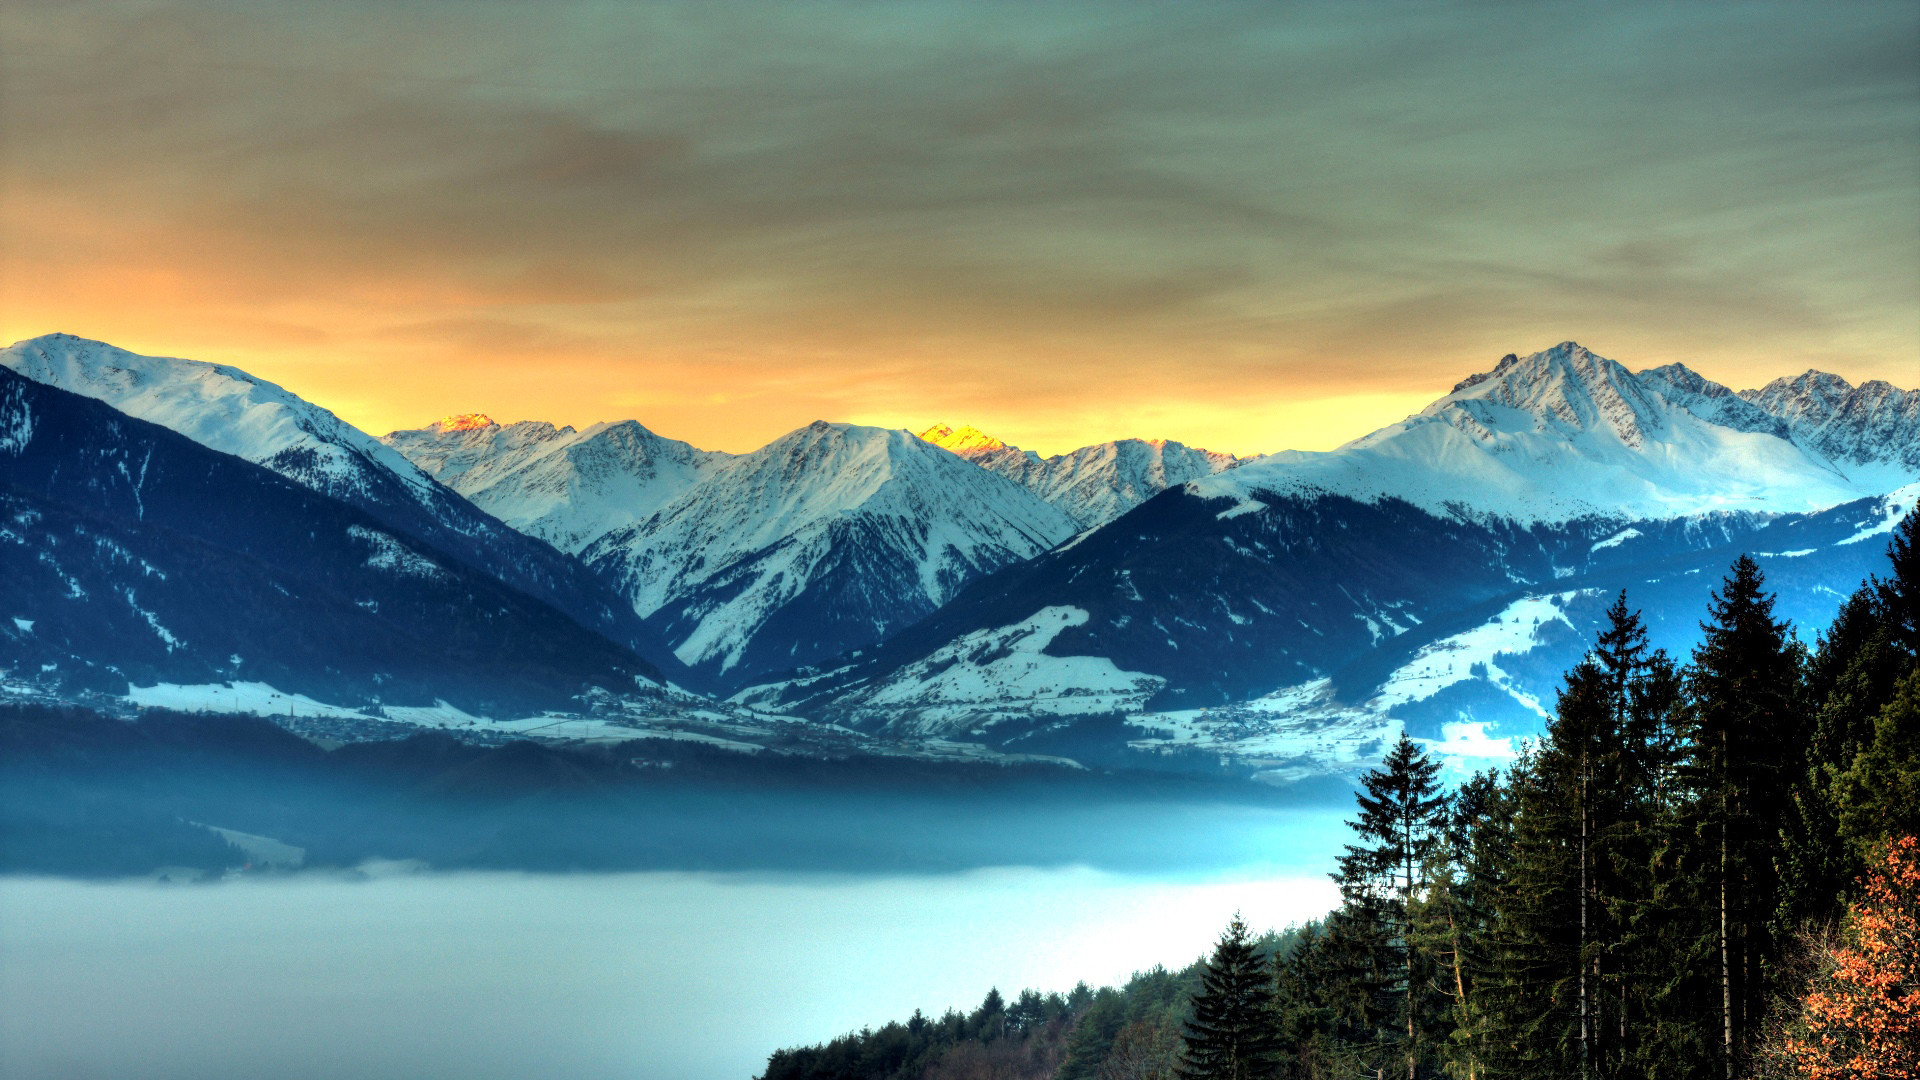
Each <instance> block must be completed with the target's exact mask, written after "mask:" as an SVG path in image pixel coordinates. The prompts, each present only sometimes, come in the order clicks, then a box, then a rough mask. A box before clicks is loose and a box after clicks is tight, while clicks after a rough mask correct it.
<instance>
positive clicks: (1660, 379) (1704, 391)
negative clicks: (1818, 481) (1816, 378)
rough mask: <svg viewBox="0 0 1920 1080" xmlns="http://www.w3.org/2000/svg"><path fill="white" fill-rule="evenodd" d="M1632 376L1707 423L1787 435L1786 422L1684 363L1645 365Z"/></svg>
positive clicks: (1671, 402)
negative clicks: (1653, 366)
mask: <svg viewBox="0 0 1920 1080" xmlns="http://www.w3.org/2000/svg"><path fill="white" fill-rule="evenodd" d="M1635 378H1637V379H1639V380H1640V382H1641V383H1642V384H1643V385H1644V386H1646V387H1647V388H1648V389H1649V390H1651V391H1653V392H1654V393H1655V394H1658V395H1660V397H1661V398H1662V399H1663V400H1665V401H1666V402H1667V404H1669V405H1671V406H1673V407H1674V408H1678V409H1684V410H1686V411H1687V412H1690V413H1692V414H1693V415H1695V416H1697V417H1699V418H1700V419H1702V420H1705V421H1707V422H1708V423H1710V424H1718V425H1719V426H1721V427H1724V428H1732V429H1733V430H1735V431H1758V432H1764V433H1765V434H1768V435H1772V436H1774V437H1776V438H1781V439H1785V438H1788V437H1789V436H1790V433H1789V432H1788V430H1787V425H1786V424H1784V423H1782V422H1781V421H1780V420H1779V419H1778V418H1777V417H1774V416H1772V415H1770V414H1769V413H1768V412H1767V411H1766V410H1765V409H1762V408H1760V407H1759V406H1758V405H1755V404H1753V403H1752V402H1750V401H1748V400H1746V399H1745V398H1743V397H1741V396H1740V395H1739V394H1736V393H1734V392H1733V391H1732V390H1730V389H1728V388H1727V387H1725V386H1722V385H1720V384H1719V383H1717V382H1714V381H1713V380H1711V379H1708V378H1707V377H1705V376H1703V375H1701V374H1700V373H1699V372H1696V371H1694V370H1693V369H1692V368H1689V367H1687V366H1686V365H1685V364H1667V365H1664V366H1662V367H1657V368H1648V369H1647V370H1645V371H1642V372H1640V373H1639V374H1638V375H1637V376H1635Z"/></svg>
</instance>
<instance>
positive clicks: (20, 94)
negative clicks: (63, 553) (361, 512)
mask: <svg viewBox="0 0 1920 1080" xmlns="http://www.w3.org/2000/svg"><path fill="white" fill-rule="evenodd" d="M980 10H985V11H987V12H988V13H989V16H990V17H984V18H982V17H969V14H970V13H976V12H978V11H980ZM1846 12H1847V15H1846V17H1844V18H1841V17H1838V16H1837V15H1836V17H1834V18H1831V19H1822V20H1821V21H1820V24H1819V25H1813V24H1811V23H1809V22H1808V21H1807V20H1805V19H1804V18H1798V17H1796V16H1795V9H1794V8H1792V7H1791V6H1783V7H1772V6H1768V5H1742V6H1741V7H1739V8H1738V9H1735V8H1727V9H1685V10H1674V9H1672V8H1671V7H1668V6H1666V5H1648V6H1645V7H1639V6H1631V5H1617V6H1611V7H1609V8H1607V9H1604V10H1598V9H1596V10H1589V11H1572V10H1567V9H1559V10H1555V11H1531V10H1529V11H1526V12H1524V13H1522V12H1520V11H1516V10H1515V9H1511V8H1489V9H1487V10H1486V11H1485V12H1481V11H1479V10H1477V9H1475V8H1473V7H1471V6H1461V7H1455V8H1450V9H1447V10H1446V12H1444V13H1442V12H1439V11H1428V12H1426V13H1425V14H1411V13H1410V14H1409V15H1407V16H1406V17H1405V18H1404V19H1403V20H1401V21H1398V22H1393V23H1388V22H1384V21H1382V20H1378V19H1360V18H1356V17H1354V16H1352V15H1351V14H1349V13H1348V10H1347V9H1345V8H1343V7H1340V6H1334V5H1329V6H1326V7H1312V6H1307V7H1299V8H1292V9H1289V10H1287V11H1276V10H1271V9H1268V8H1252V7H1247V8H1239V7H1235V8H1226V7H1220V8H1211V9H1209V10H1206V11H1204V12H1203V11H1198V10H1193V11H1183V10H1179V9H1171V8H1145V7H1141V8H1134V7H1121V6H1113V7H1107V8H1073V9H1066V8H1060V9H1047V10H1040V9H1037V8H1029V7H1013V6H1010V7H1005V8H990V9H978V8H963V7H961V6H958V5H942V4H927V5H919V6H914V7H911V8H907V7H901V8H897V9H890V10H888V11H887V12H886V13H885V14H876V12H875V9H872V8H870V7H866V6H845V7H843V6H837V5H826V4H823V5H818V6H813V7H809V8H808V9H807V11H806V12H805V13H804V17H802V15H801V14H800V13H797V12H796V11H795V9H787V8H772V7H768V6H761V5H746V6H738V5H728V4H713V5H699V6H680V5H671V6H660V7H653V6H646V5H625V4H622V5H593V4H555V5H522V6H513V5H490V6H473V5H455V4H434V3H423V4H418V5H404V6H400V7H397V8H392V9H390V8H386V7H364V8H362V7H355V8H350V9H349V8H345V7H342V6H340V5H327V4H282V5H274V6H267V5H259V4H249V5H233V6H230V7H229V6H221V5H213V4H186V5H180V4H164V3H159V4H155V3H140V4H128V5H101V6H88V7H81V8H76V7H72V6H67V5H48V6H46V7H44V8H41V7H37V6H36V5H34V4H25V5H12V6H9V8H8V9H7V10H6V11H5V12H4V13H0V41H4V42H5V43H6V44H5V46H4V51H3V52H0V138H3V139H4V146H3V147H0V149H3V150H4V152H3V153H0V338H4V339H5V340H8V341H11V340H14V339H17V338H21V337H27V336H32V335H35V334H40V333H46V332H50V331H55V330H61V331H67V332H71V333H76V334H81V335H84V336H87V337H94V338H100V339H103V340H106V341H110V342H112V343H114V344H117V345H121V346H124V347H127V348H131V349H134V350H136V351H141V352H151V353H163V354H171V355H180V356H190V357H194V358H198V359H207V360H216V361H221V362H226V363H232V364H235V365H238V366H240V367H243V368H245V369H247V370H249V371H252V372H255V373H256V374H259V375H261V376H263V377H266V378H269V379H272V380H274V381H276V382H279V383H281V384H283V385H285V386H287V387H288V388H289V389H291V390H293V391H295V392H297V393H299V394H301V395H302V396H304V397H307V398H309V399H310V400H313V401H316V402H319V403H321V404H323V405H326V406H328V407H330V408H332V409H334V410H335V411H336V412H338V413H339V414H340V415H341V416H343V417H344V418H346V419H347V420H349V421H351V422H353V423H355V424H357V425H359V426H361V427H363V428H365V429H367V430H369V431H372V432H375V433H382V432H385V431H387V430H390V429H392V428H395V427H403V426H417V425H419V424H423V423H425V422H427V421H429V420H432V419H434V418H435V417H437V416H440V415H443V414H446V413H452V412H467V411H481V412H486V413H489V414H491V415H493V416H495V417H496V418H499V419H503V420H511V419H521V418H540V419H549V420H553V421H556V422H561V423H572V424H575V425H581V424H585V423H590V422H592V421H595V420H600V419H616V418H623V417H635V418H638V419H640V420H641V421H642V422H643V423H645V424H646V425H647V426H649V427H651V428H653V429H655V430H657V431H659V432H661V433H663V434H666V435H670V436H673V437H677V438H682V439H686V440H688V441H690V442H693V443H695V444H696V445H699V446H702V447H708V448H713V449H724V450H734V451H739V450H745V449H750V448H752V447H754V446H758V445H760V444H762V443H764V442H765V441H767V440H768V439H770V438H773V437H774V436H777V435H779V434H781V433H783V432H785V431H788V430H791V429H792V428H795V427H797V426H800V425H802V424H805V423H807V422H808V421H811V420H813V419H817V418H826V419H840V420H849V421H855V422H861V423H872V424H883V425H887V426H898V427H910V428H914V429H916V430H917V429H918V428H920V427H924V426H926V425H927V424H930V423H933V422H935V421H945V422H949V423H954V424H962V423H970V424H973V425H976V426H978V427H980V428H982V429H985V430H987V431H990V432H993V433H995V434H997V435H999V436H1000V437H1001V438H1003V439H1005V440H1007V441H1009V442H1012V443H1015V444H1018V445H1020V446H1023V447H1026V448H1028V449H1034V450H1039V451H1041V452H1045V453H1053V452H1058V451H1062V450H1066V449H1070V448H1072V447H1074V446H1078V445H1083V444H1086V443H1090V442H1096V441H1101V440H1104V439H1108V438H1115V437H1123V436H1141V437H1155V436H1157V437H1165V438H1173V439H1178V440H1180V441H1183V442H1187V443H1189V444H1193V445H1201V446H1206V447H1208V448H1212V449H1221V450H1230V451H1234V452H1240V453H1252V452H1263V451H1271V450H1278V449H1285V448H1302V449H1312V448H1324V447H1328V446H1332V445H1335V444H1337V443H1339V442H1342V441H1344V440H1346V439H1348V438H1352V437H1355V436H1357V435H1360V434H1363V433H1365V432H1366V431H1368V430H1371V429H1373V428H1375V427H1378V426H1380V425H1381V424H1384V423H1388V422H1391V421H1393V420H1396V419H1398V418H1400V417H1401V416H1404V415H1406V414H1407V413H1409V412H1412V411H1414V410H1416V409H1418V408H1419V407H1421V406H1422V405H1424V404H1425V403H1426V402H1427V401H1429V400H1431V399H1433V398H1434V397H1437V396H1439V395H1441V394H1443V393H1445V392H1446V391H1447V390H1448V389H1449V388H1450V387H1451V386H1452V384H1453V383H1454V382H1455V381H1457V380H1458V379H1459V378H1461V377H1463V376H1465V375H1466V374H1469V373H1471V372H1473V371H1477V370H1483V369H1485V368H1487V367H1489V366H1491V364H1492V363H1493V362H1494V361H1495V360H1496V359H1497V358H1498V357H1499V356H1500V355H1501V354H1502V353H1505V352H1509V351H1518V352H1528V351H1533V350H1536V349H1541V348H1545V347H1547V346H1550V345H1552V344H1554V343H1556V342H1558V341H1561V340H1565V339H1569V338H1571V339H1575V340H1578V341H1580V342H1581V343H1583V344H1585V345H1587V346H1588V347H1590V348H1592V349H1594V350H1595V351H1597V352H1600V353H1602V354H1603V355H1607V356H1611V357H1613V358H1615V359H1618V360H1620V361H1621V362H1623V363H1625V364H1627V365H1628V366H1629V367H1633V368H1641V367H1648V366H1653V365H1656V364H1662V363H1668V362H1672V361H1676V360H1677V361H1682V362H1685V363H1687V364H1689V365H1690V366H1693V367H1695V368H1696V369H1698V370H1700V371H1701V372H1703V373H1704V374H1706V375H1708V376H1709V377H1712V378H1716V379H1719V380H1721V381H1723V382H1728V383H1730V384H1733V385H1735V386H1736V387H1743V386H1748V385H1755V384H1758V383H1760V382H1764V381H1765V380H1767V379H1769V378H1771V377H1773V376H1776V375H1782V374H1794V373H1797V372H1799V371H1802V370H1804V369H1806V368H1808V367H1819V368H1822V369H1825V370H1831V371H1837V372H1840V373H1841V374H1844V375H1846V376H1847V377H1849V378H1852V379H1855V380H1856V381H1857V380H1862V379H1866V378H1875V377H1877V378H1886V379H1889V380H1891V381H1894V382H1896V383H1900V384H1902V385H1906V386H1913V385H1916V384H1920V56H1917V55H1916V47H1915V44H1914V43H1915V42H1916V41H1920V15H1917V14H1916V10H1915V9H1914V8H1913V7H1912V6H1911V5H1904V4H1890V5H1885V6H1879V5H1869V4H1863V5H1859V6H1856V7H1852V8H1849V9H1846Z"/></svg>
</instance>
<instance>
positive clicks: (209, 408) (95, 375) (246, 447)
mask: <svg viewBox="0 0 1920 1080" xmlns="http://www.w3.org/2000/svg"><path fill="white" fill-rule="evenodd" d="M0 365H3V366H6V367H9V368H12V369H13V370H15V371H17V372H19V373H20V374H22V375H24V376H26V377H27V378H29V379H32V380H34V381H35V382H39V383H44V384H46V385H48V386H57V387H59V388H60V389H62V390H68V391H71V392H73V393H76V394H81V395H84V396H86V397H90V398H93V399H95V400H96V401H103V402H105V403H106V404H108V405H111V406H113V407H114V408H115V409H118V410H119V411H121V412H123V413H126V414H128V415H129V416H134V417H138V418H139V419H142V420H148V421H151V422H153V423H156V424H159V425H161V426H162V427H168V428H172V429H173V430H175V431H178V432H179V433H180V434H182V435H185V436H187V437H188V438H190V439H192V440H194V441H195V442H197V443H199V444H201V445H202V446H207V447H211V448H212V449H215V450H219V451H221V452H222V453H228V454H233V455H235V456H236V457H243V458H246V459H247V460H248V461H252V462H254V463H255V464H259V465H265V466H266V467H267V468H269V469H272V470H273V471H275V472H277V473H279V474H281V475H282V476H285V477H287V478H288V479H290V480H294V481H296V482H298V483H301V484H305V485H306V486H308V487H310V488H313V489H315V490H317V491H320V492H322V493H324V494H328V495H333V496H336V497H343V498H353V497H354V496H358V495H364V494H365V493H366V492H367V490H368V489H369V488H370V487H373V486H376V485H377V484H378V483H379V482H380V481H381V480H384V479H385V478H386V477H387V476H391V477H392V478H395V479H398V480H399V481H400V482H401V483H402V484H404V485H405V486H406V487H407V488H408V490H409V491H410V493H411V496H412V497H413V498H414V499H415V500H417V501H418V502H420V503H422V504H427V503H430V502H431V501H432V500H433V497H434V494H435V492H434V484H433V482H432V481H431V480H430V479H429V478H428V477H427V475H426V474H425V473H424V472H422V471H421V470H420V469H418V468H416V467H415V466H414V465H413V464H411V463H410V462H408V461H407V460H406V459H405V458H404V457H401V456H400V455H399V454H398V453H396V452H394V451H393V450H391V449H389V448H387V447H386V446H383V445H381V444H380V443H379V441H377V440H375V439H374V438H372V437H371V436H369V435H367V434H366V433H365V432H362V431H360V430H359V429H358V428H355V427H353V426H352V425H350V424H348V423H346V422H345V421H343V420H341V419H340V418H339V417H337V416H335V415H334V414H333V413H331V412H328V411H327V410H326V409H323V408H320V407H319V406H317V405H313V404H311V403H309V402H307V401H304V400H302V399H301V398H299V397H297V396H295V395H294V394H291V393H289V392H288V391H286V390H284V389H282V388H280V387H279V386H276V385H274V384H273V383H270V382H267V381H266V380H264V379H260V378H256V377H254V376H252V375H249V374H247V373H246V372H244V371H241V370H240V369H239V368H234V367H228V366H226V365H224V364H210V363H206V362H205V361H200V360H183V359H179V358H176V357H167V356H142V355H140V354H138V353H133V352H128V351H127V350H125V349H121V348H116V347H114V346H112V345H108V344H106V343H104V342H99V341H92V340H89V339H87V338H81V337H75V336H73V335H72V334H48V335H45V336H43V337H37V338H29V339H27V340H25V341H21V342H17V343H15V344H14V345H12V346H10V347H8V348H7V349H5V350H0ZM382 474H385V475H382Z"/></svg>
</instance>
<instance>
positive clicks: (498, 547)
mask: <svg viewBox="0 0 1920 1080" xmlns="http://www.w3.org/2000/svg"><path fill="white" fill-rule="evenodd" d="M0 367H7V368H10V369H12V370H13V371H15V372H17V373H19V374H20V375H23V376H25V377H26V378H29V379H32V380H33V381H35V382H39V383H43V384H45V385H48V386H55V387H59V388H60V389H63V390H68V391H71V392H73V393H77V394H81V395H84V396H86V397H90V398H94V399H95V400H98V401H101V402H104V403H106V404H107V405H110V406H112V407H113V408H114V409H116V410H118V411H120V412H122V413H125V414H127V415H129V416H133V417H136V418H138V419H141V420H146V421H149V422H151V423H155V424H159V425H161V426H162V427H166V428H169V429H171V430H173V431H176V432H179V433H180V434H182V435H185V436H186V437H187V438H190V439H192V440H194V441H195V442H197V443H199V444H200V445H202V446H205V447H208V448H210V449H213V450H217V451H220V452H221V453H226V454H232V455H234V456H235V457H239V458H243V459H245V460H247V461H251V462H253V463H255V464H257V465H261V466H264V467H266V468H268V469H271V470H272V471H274V472H276V473H279V474H280V475H282V476H284V477H286V478H288V479H289V480H292V481H294V482H295V483H298V484H301V485H303V486H305V487H307V488H310V489H312V490H314V491H317V492H319V493H321V494H323V495H327V496H330V497H332V498H336V499H339V500H341V501H343V502H345V503H347V504H349V505H351V506H354V507H357V508H359V509H360V510H363V511H365V512H366V513H368V514H370V515H372V517H373V518H374V519H376V520H377V521H379V522H380V523H381V524H382V525H383V526H385V527H386V528H387V529H389V530H394V531H397V532H399V533H401V534H403V535H406V536H410V537H413V538H415V539H418V540H420V541H422V542H424V543H426V544H428V545H430V546H431V547H433V548H435V549H436V550H438V551H440V552H442V553H443V554H445V555H447V556H449V557H451V558H453V559H455V560H458V561H460V562H463V563H465V564H467V565H468V566H471V567H473V568H475V569H477V570H480V571H482V572H484V573H487V574H489V575H492V576H493V577H496V578H498V579H500V580H501V581H503V582H505V583H507V584H508V585H511V586H512V587H514V588H517V589H520V590H522V591H524V592H526V593H528V594H530V595H532V596H534V597H537V598H539V599H542V600H545V601H547V602H549V603H552V604H554V605H555V606H556V607H559V608H560V609H561V610H563V611H565V612H567V613H568V614H569V615H571V616H572V617H573V618H574V619H576V620H578V621H579V622H581V623H582V624H583V625H585V626H588V627H591V628H593V629H595V630H597V631H599V632H600V633H603V634H606V635H607V636H608V637H610V638H612V639H613V640H614V641H616V642H619V643H620V644H622V645H624V646H627V647H629V648H632V649H634V650H636V651H638V652H639V653H640V654H641V655H642V656H644V657H645V658H646V659H648V660H649V661H650V662H652V663H653V664H654V665H655V666H657V667H659V668H661V669H662V670H663V671H665V672H666V673H667V675H668V677H669V678H675V679H681V678H684V677H685V674H686V673H685V672H684V671H683V669H681V667H680V664H679V662H678V661H677V660H675V659H674V658H673V655H672V653H671V652H670V650H668V649H667V648H666V646H665V643H664V642H663V641H662V640H661V639H660V637H659V635H658V634H657V633H656V632H655V631H654V630H653V629H652V628H651V627H649V626H648V625H646V623H645V621H644V620H642V619H640V618H639V617H638V616H636V615H635V614H634V612H633V611H632V610H631V609H630V608H629V607H628V606H627V605H625V604H623V603H621V602H620V600H619V599H618V598H617V597H616V596H615V595H613V593H612V592H611V591H610V590H609V589H608V588H607V587H606V585H605V584H604V583H603V582H601V581H599V580H597V579H596V578H595V577H594V575H592V574H591V573H590V572H588V571H587V570H586V568H585V567H583V566H581V565H580V564H579V563H577V562H576V561H574V560H572V559H569V558H567V557H566V556H565V555H562V554H561V553H560V552H558V551H556V550H554V549H553V548H552V547H550V546H548V545H547V544H545V543H542V542H540V541H538V540H534V539H532V538H529V537H527V536H525V535H523V534H521V533H519V532H516V531H515V530H513V529H510V528H508V527H506V526H504V525H502V524H501V523H500V522H499V521H498V520H496V519H494V518H493V517H491V516H489V515H488V514H486V513H484V512H482V511H481V510H479V509H477V508H476V507H474V506H473V505H472V504H471V503H469V502H467V500H465V499H463V498H461V497H460V496H459V495H458V494H456V493H455V492H453V491H452V490H451V489H449V488H448V487H446V486H445V485H443V484H441V483H440V482H439V481H437V480H435V479H434V478H433V477H431V476H429V475H427V473H426V472H424V471H423V470H421V469H420V468H419V467H417V466H415V465H414V464H413V463H412V462H410V461H408V460H407V459H406V458H405V457H403V456H402V455H401V454H400V453H399V452H398V451H396V450H394V449H393V448H391V447H389V446H386V445H385V444H383V443H381V442H380V441H379V440H378V439H375V438H373V437H372V436H370V435H368V434H366V433H365V432H363V431H360V430H359V429H358V428H355V427H353V426H352V425H350V424H348V423H346V422H345V421H343V420H341V419H340V418H339V417H337V416H335V415H334V414H333V413H331V412H329V411H327V410H326V409H323V408H321V407H319V406H317V405H314V404H311V403H310V402H307V401H305V400H302V399H301V398H300V397H298V396H296V395H294V394H292V393H290V392H288V391H287V390H285V389H282V388H281V387H279V386H276V385H274V384H273V383H270V382H267V381H265V380H263V379H259V378H256V377H254V376H252V375H249V374H248V373H246V372H244V371H242V370H240V369H238V368H235V367H230V366H227V365H224V364H211V363H206V362H203V361H197V360H183V359H178V358H174V357H159V356H142V355H140V354H137V353H132V352H128V351H127V350H125V349H120V348H116V347H114V346H112V345H107V344H104V343H102V342H98V341H91V340H88V339H85V338H79V337H74V336H73V335H70V334H49V335H46V336H44V337H37V338H30V339H28V340H25V341H21V342H18V343H16V344H14V345H12V346H10V347H8V348H6V349H4V350H0Z"/></svg>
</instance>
